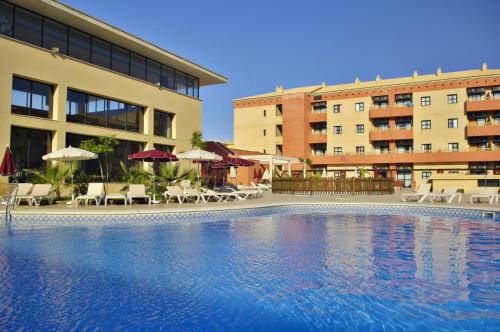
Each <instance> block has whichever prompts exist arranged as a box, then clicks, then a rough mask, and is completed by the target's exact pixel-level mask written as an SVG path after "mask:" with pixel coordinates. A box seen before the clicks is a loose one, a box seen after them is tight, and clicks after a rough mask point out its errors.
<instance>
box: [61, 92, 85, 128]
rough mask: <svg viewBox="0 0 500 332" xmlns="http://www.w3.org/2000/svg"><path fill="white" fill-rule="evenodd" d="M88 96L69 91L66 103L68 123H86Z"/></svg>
mask: <svg viewBox="0 0 500 332" xmlns="http://www.w3.org/2000/svg"><path fill="white" fill-rule="evenodd" d="M86 103H87V96H86V95H85V94H84V93H81V92H77V91H72V90H68V101H67V103H66V121H68V122H76V123H85V108H86Z"/></svg>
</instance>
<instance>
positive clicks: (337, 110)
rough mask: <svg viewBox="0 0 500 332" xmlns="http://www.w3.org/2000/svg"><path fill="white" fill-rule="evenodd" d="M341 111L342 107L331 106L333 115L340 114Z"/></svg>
mask: <svg viewBox="0 0 500 332" xmlns="http://www.w3.org/2000/svg"><path fill="white" fill-rule="evenodd" d="M341 111H342V105H333V113H340V112H341Z"/></svg>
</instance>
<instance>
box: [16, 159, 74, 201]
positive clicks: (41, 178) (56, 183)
mask: <svg viewBox="0 0 500 332" xmlns="http://www.w3.org/2000/svg"><path fill="white" fill-rule="evenodd" d="M78 168H79V166H78V163H77V162H74V163H73V165H71V164H67V163H64V164H63V163H58V164H56V165H52V164H51V163H47V164H46V165H45V169H42V170H40V169H26V170H24V171H25V172H26V173H28V174H31V175H32V176H33V182H35V183H50V185H51V187H52V190H53V191H54V192H55V194H56V196H57V197H56V199H57V200H60V199H61V192H62V189H63V184H64V182H65V180H66V179H68V178H70V177H71V175H72V174H74V173H75V172H76V171H77V170H78Z"/></svg>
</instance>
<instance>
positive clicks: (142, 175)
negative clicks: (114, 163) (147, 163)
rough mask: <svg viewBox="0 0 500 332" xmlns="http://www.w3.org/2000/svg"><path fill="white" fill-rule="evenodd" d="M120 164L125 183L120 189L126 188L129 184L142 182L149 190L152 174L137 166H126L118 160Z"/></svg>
mask: <svg viewBox="0 0 500 332" xmlns="http://www.w3.org/2000/svg"><path fill="white" fill-rule="evenodd" d="M120 166H121V168H122V171H123V180H124V181H125V183H126V185H125V187H123V188H122V190H126V189H128V186H129V185H130V184H143V185H145V186H146V187H147V188H148V190H151V187H152V185H153V182H152V175H151V174H150V173H148V172H147V171H145V170H144V169H142V167H138V166H134V167H131V168H128V167H127V165H125V163H124V162H123V161H120Z"/></svg>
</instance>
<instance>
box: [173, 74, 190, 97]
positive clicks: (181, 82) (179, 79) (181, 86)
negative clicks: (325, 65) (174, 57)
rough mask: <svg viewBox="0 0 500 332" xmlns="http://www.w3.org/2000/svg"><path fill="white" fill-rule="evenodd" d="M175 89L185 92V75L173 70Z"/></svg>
mask: <svg viewBox="0 0 500 332" xmlns="http://www.w3.org/2000/svg"><path fill="white" fill-rule="evenodd" d="M175 91H177V92H179V93H182V94H184V95H185V94H186V92H187V76H186V74H184V73H181V72H179V71H176V72H175Z"/></svg>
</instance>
